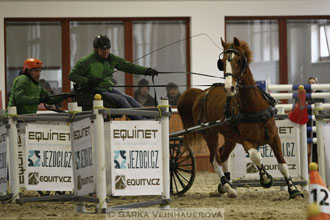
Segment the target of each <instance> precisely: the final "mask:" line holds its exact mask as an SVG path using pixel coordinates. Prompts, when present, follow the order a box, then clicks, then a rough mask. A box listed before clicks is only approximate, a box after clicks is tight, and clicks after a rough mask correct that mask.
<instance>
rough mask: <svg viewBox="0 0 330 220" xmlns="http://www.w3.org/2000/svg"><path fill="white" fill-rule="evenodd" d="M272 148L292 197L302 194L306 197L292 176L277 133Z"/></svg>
mask: <svg viewBox="0 0 330 220" xmlns="http://www.w3.org/2000/svg"><path fill="white" fill-rule="evenodd" d="M270 146H271V148H272V149H273V152H274V155H275V157H276V159H277V162H278V169H279V170H280V172H281V174H282V175H283V177H284V179H285V181H286V184H287V185H288V192H289V194H290V199H292V198H295V197H298V196H301V197H304V194H302V193H301V192H300V191H299V190H298V188H297V186H296V185H295V184H294V182H293V181H292V178H291V176H290V173H289V167H288V165H287V164H286V162H285V159H284V157H283V153H282V148H281V141H280V138H279V136H278V135H276V136H275V137H274V139H273V142H272V143H271V144H270Z"/></svg>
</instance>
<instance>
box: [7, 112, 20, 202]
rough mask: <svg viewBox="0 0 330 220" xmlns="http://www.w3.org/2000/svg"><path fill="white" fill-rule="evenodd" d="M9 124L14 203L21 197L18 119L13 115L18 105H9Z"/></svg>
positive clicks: (15, 113) (10, 170) (10, 172)
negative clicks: (14, 118)
mask: <svg viewBox="0 0 330 220" xmlns="http://www.w3.org/2000/svg"><path fill="white" fill-rule="evenodd" d="M8 116H9V118H8V125H9V129H8V130H9V155H10V162H9V163H10V165H9V183H10V184H9V185H10V191H11V193H12V194H13V197H12V199H11V202H12V203H15V202H16V199H19V174H18V170H19V168H18V143H17V127H16V125H17V121H16V120H13V117H15V116H17V110H16V107H15V106H13V107H8Z"/></svg>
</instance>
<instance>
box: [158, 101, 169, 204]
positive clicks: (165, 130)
mask: <svg viewBox="0 0 330 220" xmlns="http://www.w3.org/2000/svg"><path fill="white" fill-rule="evenodd" d="M160 107H161V108H165V109H166V112H168V110H169V105H168V100H167V99H161V100H160ZM160 124H161V128H162V148H163V158H162V160H163V199H166V200H167V201H169V200H170V172H169V170H170V160H169V158H170V139H169V117H168V116H162V117H161V118H160ZM161 208H162V209H169V208H170V205H169V204H165V205H161Z"/></svg>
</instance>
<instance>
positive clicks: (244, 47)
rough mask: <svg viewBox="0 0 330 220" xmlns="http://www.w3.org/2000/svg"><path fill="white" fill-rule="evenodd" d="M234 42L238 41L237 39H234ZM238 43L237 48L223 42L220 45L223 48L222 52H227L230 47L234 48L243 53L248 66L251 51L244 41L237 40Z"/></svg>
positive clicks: (250, 60)
mask: <svg viewBox="0 0 330 220" xmlns="http://www.w3.org/2000/svg"><path fill="white" fill-rule="evenodd" d="M235 38H236V37H235ZM235 38H234V39H235ZM221 40H222V39H221ZM236 40H238V39H237V38H236ZM222 42H223V41H222ZM238 42H239V46H236V45H235V44H234V43H232V42H223V43H224V44H223V45H222V46H223V49H224V50H227V49H228V48H229V47H230V46H232V47H234V48H235V49H237V50H239V51H240V52H241V53H243V54H244V55H245V56H246V58H247V63H248V64H250V63H251V62H252V51H251V49H250V47H249V45H248V43H247V42H246V41H244V40H238Z"/></svg>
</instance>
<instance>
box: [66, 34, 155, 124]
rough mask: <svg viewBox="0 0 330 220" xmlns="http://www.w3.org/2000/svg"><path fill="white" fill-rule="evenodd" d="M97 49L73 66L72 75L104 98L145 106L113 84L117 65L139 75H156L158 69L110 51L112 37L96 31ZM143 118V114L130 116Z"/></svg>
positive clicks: (118, 68)
mask: <svg viewBox="0 0 330 220" xmlns="http://www.w3.org/2000/svg"><path fill="white" fill-rule="evenodd" d="M93 47H94V51H93V52H91V53H90V54H88V55H86V56H84V57H82V58H81V59H80V60H79V61H78V62H77V63H76V64H75V66H74V67H73V69H72V70H71V72H70V74H69V79H70V80H71V81H72V82H75V83H76V84H78V85H79V86H80V87H83V88H91V89H94V90H96V91H98V92H99V93H100V94H101V95H102V98H103V100H104V102H107V100H110V99H111V100H115V102H116V105H117V107H119V108H131V107H142V105H141V104H140V103H138V102H137V101H136V100H135V99H134V98H133V97H132V96H129V95H126V94H125V93H123V92H121V91H120V90H118V89H116V88H113V85H114V84H113V73H114V71H115V69H117V70H120V71H123V72H127V73H131V74H138V75H149V76H157V75H158V72H157V70H154V69H152V68H146V67H143V66H140V65H137V64H133V63H130V62H128V61H126V60H125V59H123V58H121V57H118V56H116V55H114V54H112V53H110V48H111V44H110V39H109V38H108V37H107V36H105V35H97V36H96V37H95V39H94V41H93ZM131 118H132V119H142V117H141V116H131Z"/></svg>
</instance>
